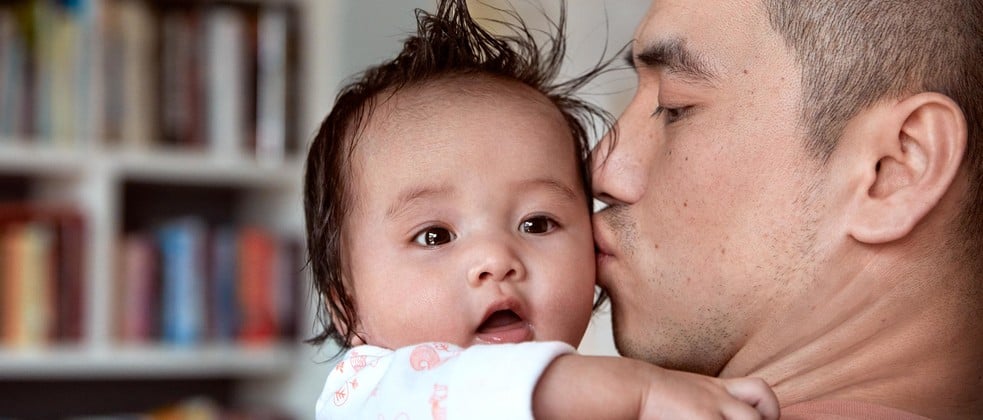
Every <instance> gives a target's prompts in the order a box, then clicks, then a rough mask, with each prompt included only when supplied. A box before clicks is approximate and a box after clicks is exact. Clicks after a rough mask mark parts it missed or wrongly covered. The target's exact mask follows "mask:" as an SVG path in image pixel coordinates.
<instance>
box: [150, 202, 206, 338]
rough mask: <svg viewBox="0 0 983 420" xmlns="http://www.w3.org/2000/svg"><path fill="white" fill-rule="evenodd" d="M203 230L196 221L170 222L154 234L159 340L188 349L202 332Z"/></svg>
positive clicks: (203, 326)
mask: <svg viewBox="0 0 983 420" xmlns="http://www.w3.org/2000/svg"><path fill="white" fill-rule="evenodd" d="M205 233H206V228H205V225H204V223H203V222H202V221H201V220H199V219H196V218H185V219H179V220H176V221H173V222H170V223H168V224H166V225H164V226H163V227H161V228H160V229H159V230H158V232H157V238H158V241H159V243H160V251H161V271H162V273H161V339H162V341H163V342H164V343H167V344H174V345H177V346H191V345H196V344H199V343H200V342H201V339H202V336H203V335H204V329H205V311H204V305H205V258H204V252H203V251H204V249H203V248H204V245H205V244H204V239H205Z"/></svg>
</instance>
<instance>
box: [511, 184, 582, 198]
mask: <svg viewBox="0 0 983 420" xmlns="http://www.w3.org/2000/svg"><path fill="white" fill-rule="evenodd" d="M517 187H519V188H520V189H527V188H534V187H545V188H546V189H548V190H550V191H551V192H553V193H556V194H557V195H560V196H562V197H564V198H567V199H570V200H574V201H576V200H580V197H579V196H578V195H577V193H576V192H574V190H573V189H572V188H570V187H569V186H567V185H566V184H564V183H562V182H560V181H558V180H556V179H553V178H534V179H527V180H524V181H522V182H519V184H518V185H517Z"/></svg>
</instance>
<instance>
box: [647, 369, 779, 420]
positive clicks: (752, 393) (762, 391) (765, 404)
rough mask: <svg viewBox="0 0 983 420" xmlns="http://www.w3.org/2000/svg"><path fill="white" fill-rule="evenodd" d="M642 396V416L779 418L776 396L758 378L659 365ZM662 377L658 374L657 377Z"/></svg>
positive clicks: (768, 419)
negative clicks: (711, 374) (719, 375)
mask: <svg viewBox="0 0 983 420" xmlns="http://www.w3.org/2000/svg"><path fill="white" fill-rule="evenodd" d="M656 369H660V370H662V373H661V374H658V375H656V377H655V378H654V380H653V381H651V382H650V383H649V387H648V391H647V392H646V393H645V395H644V396H643V398H644V399H643V401H642V407H641V410H640V412H639V418H642V419H691V418H693V419H766V420H775V419H778V417H779V413H778V398H777V397H775V393H774V392H772V391H771V388H770V387H769V386H768V384H767V383H765V381H763V380H761V379H758V378H732V379H719V378H714V377H709V376H703V375H697V374H693V373H688V372H681V371H675V370H668V369H661V368H656ZM659 377H661V378H659Z"/></svg>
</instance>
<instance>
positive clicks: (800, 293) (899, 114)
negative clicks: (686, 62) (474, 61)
mask: <svg viewBox="0 0 983 420" xmlns="http://www.w3.org/2000/svg"><path fill="white" fill-rule="evenodd" d="M674 40H678V41H679V42H678V43H677V44H679V45H682V46H683V48H684V49H685V50H687V51H689V52H690V54H691V55H692V56H694V57H698V59H699V61H700V62H702V66H701V67H702V68H703V70H705V71H704V72H703V73H698V74H691V73H694V72H692V71H687V69H688V67H687V66H679V65H665V64H672V63H671V60H670V62H669V63H667V62H666V61H665V60H662V59H657V58H658V56H657V55H654V54H650V53H651V52H652V51H655V50H654V49H653V46H657V45H671V44H673V42H672V41H674ZM632 54H633V62H634V65H635V67H636V70H637V73H638V83H639V87H638V91H637V93H636V96H635V98H634V99H633V100H632V102H631V103H630V104H629V106H628V108H627V109H626V111H625V113H624V114H623V115H622V117H621V118H620V120H619V122H618V131H617V139H616V140H615V139H614V138H612V137H608V138H606V139H604V140H603V141H602V142H601V143H600V144H599V146H598V147H597V148H596V149H595V153H594V188H595V196H596V197H598V198H599V199H601V200H602V201H604V202H606V203H608V204H609V207H608V208H607V209H605V210H603V211H601V212H598V213H596V214H595V216H594V228H595V241H596V242H597V245H598V247H599V254H598V283H599V284H600V285H601V286H602V287H604V288H605V289H606V290H607V291H608V292H609V293H610V295H611V300H612V320H613V324H614V334H615V342H616V345H617V347H618V349H619V351H620V352H621V353H622V354H624V355H626V356H629V357H635V358H640V359H644V360H646V361H649V362H651V363H655V364H658V365H660V366H664V367H669V368H680V369H684V370H689V371H693V372H699V373H705V374H711V375H719V376H721V377H733V376H757V377H761V378H764V379H765V380H766V381H767V382H768V383H769V384H771V385H772V386H773V388H774V390H775V392H776V394H778V397H779V400H780V402H781V403H782V405H783V406H787V405H791V404H795V403H798V402H803V401H810V400H817V399H851V400H859V401H867V402H872V403H877V404H882V405H886V406H891V407H896V408H900V409H903V410H907V411H910V412H913V413H918V414H922V415H926V416H930V417H933V418H959V417H972V416H973V415H974V413H980V412H983V406H981V400H983V398H981V395H980V391H979V390H980V389H983V380H981V378H983V350H981V349H983V333H981V330H983V328H980V327H981V322H980V321H979V320H980V319H981V318H983V310H981V305H980V300H981V299H980V295H981V294H980V291H979V287H980V286H979V284H978V280H976V275H975V273H974V272H973V270H971V269H970V267H968V266H967V265H966V263H964V262H960V261H961V260H960V259H959V257H958V256H957V255H956V254H954V252H955V251H953V247H952V246H947V244H951V243H958V242H952V241H953V240H954V238H953V236H952V235H953V233H952V232H953V230H952V228H951V226H950V223H951V221H952V220H953V218H954V217H955V215H956V214H957V213H958V212H959V207H958V203H959V201H960V200H961V199H962V197H963V195H964V194H965V188H966V183H967V180H966V174H965V170H964V169H961V167H960V162H961V158H962V154H963V152H964V151H965V144H966V125H965V118H964V116H963V115H962V112H961V110H960V109H959V106H958V105H957V104H955V103H954V102H952V100H951V99H949V98H947V97H945V96H943V95H940V94H933V93H925V92H912V93H911V94H908V95H905V96H903V97H900V98H885V99H884V100H882V101H880V102H878V103H877V104H875V105H874V106H872V107H871V108H869V109H866V110H863V111H862V112H861V113H860V114H859V115H857V116H856V117H855V118H854V119H853V120H851V121H850V122H849V124H848V126H847V128H846V130H845V131H844V133H843V135H842V138H841V139H840V141H839V143H838V146H837V149H836V150H835V152H834V154H833V155H832V156H831V157H830V159H829V160H828V162H825V163H824V162H821V161H820V160H818V159H816V158H815V157H814V156H813V155H812V154H811V153H810V152H808V151H807V150H805V148H804V144H805V140H806V139H805V134H804V133H805V130H804V129H803V128H802V126H801V124H800V122H799V118H800V112H799V109H800V103H801V99H802V93H801V91H802V89H801V86H800V85H799V81H800V75H801V69H800V68H799V66H798V64H797V63H796V62H795V60H794V58H793V55H792V53H791V52H790V51H789V50H788V49H786V47H785V45H784V43H783V40H782V39H781V37H780V36H779V35H778V34H777V33H775V32H774V31H773V30H772V29H771V28H770V26H769V25H768V21H767V17H766V15H765V12H764V10H763V9H762V7H761V6H760V5H759V4H758V2H756V1H715V0H708V1H701V2H698V3H694V2H690V1H683V0H658V1H654V2H653V3H652V6H651V8H650V10H649V12H648V14H647V15H646V17H645V18H644V19H643V21H642V23H641V24H640V26H639V27H638V29H637V31H636V33H635V42H634V44H633V51H632ZM689 67H690V68H691V67H692V66H689ZM704 73H710V74H709V75H707V74H704ZM660 108H663V109H662V110H661V111H659V109H660Z"/></svg>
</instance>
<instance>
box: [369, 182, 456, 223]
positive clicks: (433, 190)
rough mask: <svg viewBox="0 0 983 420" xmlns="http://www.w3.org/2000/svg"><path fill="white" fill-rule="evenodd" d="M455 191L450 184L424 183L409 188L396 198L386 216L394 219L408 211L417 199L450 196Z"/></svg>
mask: <svg viewBox="0 0 983 420" xmlns="http://www.w3.org/2000/svg"><path fill="white" fill-rule="evenodd" d="M453 193H454V188H453V187H451V186H449V185H439V186H433V185H424V186H417V187H410V188H407V189H405V190H403V191H402V192H400V193H399V195H398V196H397V197H396V200H395V201H393V203H392V204H391V205H390V206H389V208H388V209H386V217H387V218H389V219H392V218H395V217H397V216H399V214H400V213H403V212H404V211H406V209H407V208H409V207H410V206H411V205H412V204H413V202H415V201H418V200H422V199H431V198H434V197H438V196H448V195H451V194H453Z"/></svg>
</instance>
